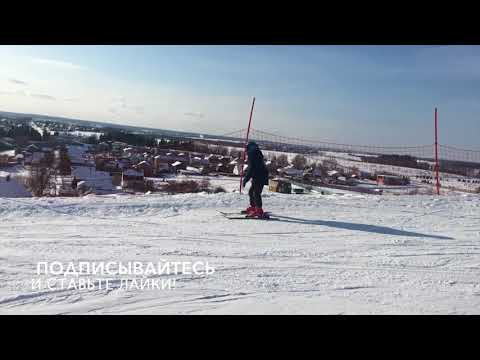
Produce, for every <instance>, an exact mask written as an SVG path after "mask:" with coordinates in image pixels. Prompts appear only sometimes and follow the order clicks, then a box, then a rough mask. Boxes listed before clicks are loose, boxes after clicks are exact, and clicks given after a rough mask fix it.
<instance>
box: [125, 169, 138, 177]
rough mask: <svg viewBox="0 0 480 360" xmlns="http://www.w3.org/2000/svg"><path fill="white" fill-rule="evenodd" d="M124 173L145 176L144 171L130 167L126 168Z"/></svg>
mask: <svg viewBox="0 0 480 360" xmlns="http://www.w3.org/2000/svg"><path fill="white" fill-rule="evenodd" d="M123 175H127V176H143V172H142V171H137V170H133V169H128V170H125V171H124V172H123Z"/></svg>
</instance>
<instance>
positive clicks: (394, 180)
mask: <svg viewBox="0 0 480 360" xmlns="http://www.w3.org/2000/svg"><path fill="white" fill-rule="evenodd" d="M409 183H410V181H409V180H408V178H407V177H405V176H403V177H401V176H394V175H378V176H377V184H378V185H408V184H409Z"/></svg>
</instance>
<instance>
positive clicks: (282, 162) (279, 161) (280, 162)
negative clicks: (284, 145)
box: [277, 154, 289, 168]
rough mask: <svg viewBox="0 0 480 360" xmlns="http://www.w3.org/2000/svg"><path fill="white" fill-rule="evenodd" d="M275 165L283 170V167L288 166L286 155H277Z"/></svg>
mask: <svg viewBox="0 0 480 360" xmlns="http://www.w3.org/2000/svg"><path fill="white" fill-rule="evenodd" d="M277 165H278V167H281V168H283V167H285V166H288V165H289V162H288V157H287V155H285V154H282V155H279V156H278V157H277Z"/></svg>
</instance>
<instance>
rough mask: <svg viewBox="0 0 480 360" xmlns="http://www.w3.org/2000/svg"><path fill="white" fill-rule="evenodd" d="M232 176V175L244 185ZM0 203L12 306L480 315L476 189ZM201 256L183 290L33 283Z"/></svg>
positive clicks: (11, 310)
mask: <svg viewBox="0 0 480 360" xmlns="http://www.w3.org/2000/svg"><path fill="white" fill-rule="evenodd" d="M232 185H233V183H232ZM246 202H247V196H246V195H245V194H244V195H241V194H238V193H223V194H187V195H175V196H169V195H145V196H130V195H107V196H93V195H92V196H86V197H84V198H64V199H62V198H54V199H51V198H50V199H48V198H40V199H34V198H31V199H15V198H10V199H6V198H2V199H0V313H1V314H72V313H73V314H84V313H88V314H95V313H101V314H119V313H131V314H147V313H148V314H150V313H159V314H205V313H209V314H247V313H256V314H257V313H260V314H261V313H275V314H277V313H280V314H294V313H306V314H313V313H320V314H358V313H360V314H367V313H372V314H391V313H394V314H436V313H459V314H479V313H480V284H479V279H480V215H479V211H480V201H479V197H478V196H476V195H453V194H452V195H449V196H443V197H433V196H388V195H387V196H368V195H360V194H355V195H353V194H352V195H324V196H322V195H286V194H277V193H275V194H273V193H269V192H268V191H266V193H265V198H264V203H265V208H266V209H267V210H271V211H272V212H273V213H274V214H276V215H277V216H278V220H277V221H256V220H228V219H226V218H224V217H222V216H221V215H220V214H218V213H217V211H216V210H217V209H218V210H222V211H233V210H236V209H241V208H244V207H245V206H246ZM160 260H163V261H167V260H169V261H202V262H207V261H208V263H209V264H210V265H211V266H213V267H214V268H215V272H214V273H213V274H210V275H189V274H177V275H172V276H173V277H174V278H175V279H176V286H175V288H174V289H171V290H166V289H165V290H135V289H134V290H126V289H122V288H121V287H119V286H118V284H117V285H115V286H114V288H113V289H111V290H99V289H92V290H74V289H69V290H57V291H38V290H32V288H31V280H32V279H33V278H35V277H36V266H37V263H38V262H50V263H51V262H53V261H60V262H62V263H64V264H66V263H68V262H71V261H72V262H79V261H87V262H102V261H103V262H108V261H114V262H125V263H127V262H129V261H141V262H144V263H145V262H154V263H156V262H158V261H160Z"/></svg>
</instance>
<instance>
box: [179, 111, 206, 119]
mask: <svg viewBox="0 0 480 360" xmlns="http://www.w3.org/2000/svg"><path fill="white" fill-rule="evenodd" d="M183 115H185V116H192V117H196V118H203V117H204V116H205V114H203V113H201V112H186V113H184V114H183Z"/></svg>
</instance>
